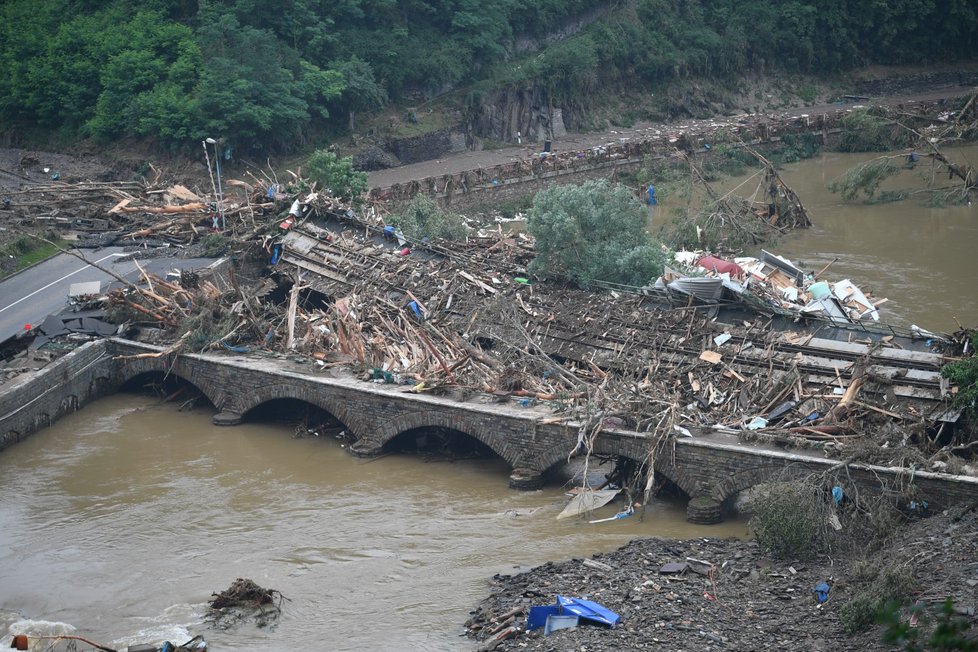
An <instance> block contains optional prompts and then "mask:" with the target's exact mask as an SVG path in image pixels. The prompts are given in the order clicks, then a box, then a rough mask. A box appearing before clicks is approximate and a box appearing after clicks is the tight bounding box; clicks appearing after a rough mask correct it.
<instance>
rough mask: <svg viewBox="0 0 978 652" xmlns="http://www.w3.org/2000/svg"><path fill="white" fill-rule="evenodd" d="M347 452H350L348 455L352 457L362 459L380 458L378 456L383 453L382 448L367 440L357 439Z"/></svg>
mask: <svg viewBox="0 0 978 652" xmlns="http://www.w3.org/2000/svg"><path fill="white" fill-rule="evenodd" d="M347 450H349V451H350V455H352V456H353V457H363V458H368V459H369V458H372V457H380V455H381V454H382V453H383V452H384V447H383V446H380V445H378V444H375V443H374V442H372V441H370V440H369V439H358V440H357V441H355V442H353V444H352V445H351V446H350V447H349V448H348V449H347Z"/></svg>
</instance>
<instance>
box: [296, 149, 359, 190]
mask: <svg viewBox="0 0 978 652" xmlns="http://www.w3.org/2000/svg"><path fill="white" fill-rule="evenodd" d="M306 174H307V175H308V177H309V178H310V179H311V180H313V181H315V182H317V183H318V184H319V185H320V187H321V188H326V189H328V190H329V192H330V193H332V194H333V196H334V197H339V198H340V199H343V200H345V201H350V202H353V203H360V202H362V201H363V194H364V193H365V192H367V173H366V172H359V171H357V170H354V169H353V158H352V157H350V156H347V157H346V158H339V157H338V156H337V155H336V154H335V153H334V152H331V151H329V150H327V149H317V150H316V151H315V152H313V153H312V155H311V156H310V157H309V160H308V161H307V162H306Z"/></svg>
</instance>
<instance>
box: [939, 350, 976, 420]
mask: <svg viewBox="0 0 978 652" xmlns="http://www.w3.org/2000/svg"><path fill="white" fill-rule="evenodd" d="M976 346H978V332H975V333H972V334H971V347H970V348H971V351H972V352H974V350H975V347H976ZM941 376H943V377H944V378H947V379H948V380H950V381H951V383H952V384H954V385H957V386H958V393H957V396H955V397H954V405H955V406H957V407H964V408H966V409H967V411H968V416H970V417H972V418H978V357H975V356H974V355H973V354H972V356H971V357H968V358H962V359H961V360H958V361H956V362H952V363H951V364H949V365H947V366H945V367H944V368H943V369H941Z"/></svg>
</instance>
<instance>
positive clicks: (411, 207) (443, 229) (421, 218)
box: [392, 195, 469, 241]
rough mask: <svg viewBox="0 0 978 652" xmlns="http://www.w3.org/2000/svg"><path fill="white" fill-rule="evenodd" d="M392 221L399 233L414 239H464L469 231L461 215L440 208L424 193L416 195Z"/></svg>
mask: <svg viewBox="0 0 978 652" xmlns="http://www.w3.org/2000/svg"><path fill="white" fill-rule="evenodd" d="M392 222H393V223H394V224H396V225H397V226H398V227H399V228H400V230H401V233H403V234H404V235H406V236H407V237H408V238H410V239H412V240H415V241H421V240H425V239H431V238H444V239H445V240H465V236H466V235H468V233H469V227H467V226H466V225H465V220H464V218H463V217H462V216H461V215H456V214H455V213H449V212H448V211H444V210H442V209H441V208H440V207H439V206H438V204H436V203H435V200H433V199H431V198H430V197H428V196H426V195H417V196H416V197H415V198H414V199H412V200H411V203H410V204H408V206H407V207H406V208H405V209H404V210H402V211H401V212H400V213H398V214H397V215H395V216H394V219H393V220H392Z"/></svg>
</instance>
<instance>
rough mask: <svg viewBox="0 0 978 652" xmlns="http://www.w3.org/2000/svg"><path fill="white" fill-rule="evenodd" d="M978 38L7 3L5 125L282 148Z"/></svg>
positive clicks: (368, 4) (737, 8) (606, 11)
mask: <svg viewBox="0 0 978 652" xmlns="http://www.w3.org/2000/svg"><path fill="white" fill-rule="evenodd" d="M558 36H560V37H561V38H557V37H558ZM975 51H978V5H976V3H975V2H973V0H876V1H874V2H853V1H851V0H809V1H802V0H789V1H786V2H770V1H768V0H684V1H682V2H678V1H672V2H670V1H667V0H620V1H616V2H601V1H598V0H533V1H532V2H517V1H516V0H283V1H282V2H260V1H259V0H226V1H224V2H217V1H214V0H196V1H195V0H5V2H4V3H3V5H2V7H0V133H3V134H6V135H8V136H11V135H15V136H16V139H15V140H17V141H24V140H29V139H30V138H31V137H33V136H37V135H38V134H41V133H44V134H51V133H57V134H61V135H62V136H63V137H65V138H68V139H70V138H74V137H90V138H95V139H100V140H103V141H112V140H118V139H120V138H130V137H135V138H146V139H150V140H151V141H154V142H156V143H158V144H159V145H160V146H162V147H168V148H175V149H179V148H181V147H183V146H186V145H188V144H190V143H196V142H197V141H199V139H200V138H202V137H204V136H214V137H217V136H222V137H225V138H227V139H228V140H229V142H231V143H233V144H234V146H236V147H237V148H239V149H240V150H244V151H283V150H288V149H292V148H295V147H302V146H306V145H309V144H313V143H315V142H318V141H319V140H320V139H321V138H322V136H323V135H324V134H329V133H332V134H336V133H339V132H341V131H342V130H344V129H347V128H349V125H350V124H351V123H352V122H353V121H354V120H355V118H356V116H357V115H359V114H362V113H363V112H369V111H371V110H375V109H377V108H380V107H382V106H383V105H385V104H386V103H388V102H400V101H407V100H410V101H417V100H418V99H419V98H426V97H431V96H433V95H436V94H439V93H443V92H445V91H448V90H452V89H455V90H459V91H460V92H463V93H464V92H469V93H470V98H471V97H478V96H479V95H478V94H477V93H473V92H472V91H473V90H480V91H483V92H484V91H485V90H491V89H493V88H499V87H510V88H529V87H536V88H538V89H540V90H541V91H542V92H544V93H547V94H549V95H550V96H551V97H552V98H553V99H554V100H555V101H561V100H564V99H569V98H572V97H576V98H580V96H582V95H584V94H586V93H591V92H593V91H595V90H596V89H599V88H604V89H608V90H612V91H613V90H614V89H615V88H621V87H625V86H632V85H636V84H643V85H646V86H648V85H652V86H654V85H656V84H662V83H668V82H670V81H674V80H676V79H679V78H684V77H688V76H712V77H731V76H735V75H738V74H741V73H744V72H746V71H748V70H753V71H758V70H768V71H770V70H786V71H798V72H807V73H811V72H817V73H821V72H833V71H839V70H844V69H846V68H849V67H853V66H857V65H863V64H867V63H885V64H896V63H936V62H940V61H948V60H954V59H958V58H965V57H971V56H973V55H974V52H975Z"/></svg>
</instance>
